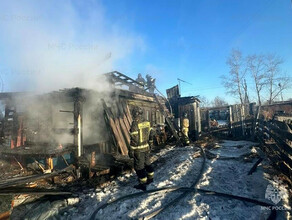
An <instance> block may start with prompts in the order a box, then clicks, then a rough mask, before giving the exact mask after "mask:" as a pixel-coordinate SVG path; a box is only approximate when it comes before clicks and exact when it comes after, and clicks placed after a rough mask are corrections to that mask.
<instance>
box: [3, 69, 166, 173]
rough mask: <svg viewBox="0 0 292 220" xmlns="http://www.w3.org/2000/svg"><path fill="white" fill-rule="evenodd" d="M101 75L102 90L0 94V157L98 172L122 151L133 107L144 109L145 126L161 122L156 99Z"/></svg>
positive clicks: (130, 83) (117, 76) (126, 81)
mask: <svg viewBox="0 0 292 220" xmlns="http://www.w3.org/2000/svg"><path fill="white" fill-rule="evenodd" d="M103 77H106V78H107V82H109V89H108V90H106V91H95V90H90V89H82V88H71V89H63V90H60V91H55V92H50V93H47V94H42V95H35V94H27V93H2V94H1V96H0V99H1V104H2V118H1V134H0V135H1V146H0V150H1V154H2V155H6V156H11V157H15V158H16V159H17V161H18V162H19V163H20V164H23V166H25V165H26V164H27V163H29V162H31V161H35V162H37V164H38V165H39V166H40V167H41V168H42V169H43V170H48V169H54V168H56V169H57V168H58V167H66V166H67V165H68V164H70V163H73V164H76V163H79V162H80V161H81V162H82V163H87V165H88V166H89V167H90V168H91V169H92V170H93V171H102V170H106V169H107V168H108V167H110V165H111V164H109V163H114V161H113V160H114V159H115V158H119V156H123V155H124V156H126V155H127V153H128V150H127V149H128V146H129V140H130V136H129V129H130V125H131V122H132V117H131V110H132V108H133V107H134V106H140V107H142V108H143V109H144V117H145V119H147V120H149V121H150V122H151V126H155V125H157V124H164V120H165V116H164V115H163V114H162V113H161V111H160V108H159V105H158V103H157V101H156V99H155V98H154V97H153V94H150V93H149V92H148V91H146V90H144V87H143V86H142V85H140V84H139V83H138V82H136V81H135V80H133V79H131V78H129V77H127V76H126V75H124V74H122V73H119V72H116V71H115V72H111V73H108V74H105V75H104V76H103ZM159 100H160V102H162V104H163V105H164V103H163V100H161V99H159ZM106 158H107V159H106ZM28 159H29V160H28Z"/></svg>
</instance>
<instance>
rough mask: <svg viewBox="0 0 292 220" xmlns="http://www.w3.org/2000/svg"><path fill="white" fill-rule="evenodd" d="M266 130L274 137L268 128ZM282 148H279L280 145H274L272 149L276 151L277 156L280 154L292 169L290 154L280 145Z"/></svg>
mask: <svg viewBox="0 0 292 220" xmlns="http://www.w3.org/2000/svg"><path fill="white" fill-rule="evenodd" d="M264 130H265V131H266V132H267V133H269V134H270V135H271V136H273V135H272V134H271V132H270V131H269V130H267V129H266V128H264ZM280 146H281V147H279V146H278V144H274V145H271V148H272V150H273V151H275V152H276V153H277V154H279V156H280V157H281V158H282V159H283V160H284V161H285V162H286V163H287V164H289V166H291V167H292V158H290V155H291V154H289V153H287V152H286V151H285V150H284V149H283V145H280Z"/></svg>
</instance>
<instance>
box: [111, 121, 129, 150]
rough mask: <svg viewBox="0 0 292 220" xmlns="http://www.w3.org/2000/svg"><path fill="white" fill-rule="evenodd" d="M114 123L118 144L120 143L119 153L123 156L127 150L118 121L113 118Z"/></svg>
mask: <svg viewBox="0 0 292 220" xmlns="http://www.w3.org/2000/svg"><path fill="white" fill-rule="evenodd" d="M114 121H115V125H116V128H117V131H118V135H119V139H120V143H121V145H120V147H121V152H122V154H123V155H128V148H127V145H126V142H125V139H124V136H123V134H122V130H121V126H120V122H119V119H118V118H115V119H114Z"/></svg>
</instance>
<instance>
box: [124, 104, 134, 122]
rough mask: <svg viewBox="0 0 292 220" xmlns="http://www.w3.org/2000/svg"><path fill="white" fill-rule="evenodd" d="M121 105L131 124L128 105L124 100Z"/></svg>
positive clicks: (131, 119)
mask: <svg viewBox="0 0 292 220" xmlns="http://www.w3.org/2000/svg"><path fill="white" fill-rule="evenodd" d="M122 107H123V109H124V112H125V115H126V117H127V120H128V122H129V125H131V124H132V122H133V118H132V115H131V112H130V109H129V106H128V105H127V103H126V102H122Z"/></svg>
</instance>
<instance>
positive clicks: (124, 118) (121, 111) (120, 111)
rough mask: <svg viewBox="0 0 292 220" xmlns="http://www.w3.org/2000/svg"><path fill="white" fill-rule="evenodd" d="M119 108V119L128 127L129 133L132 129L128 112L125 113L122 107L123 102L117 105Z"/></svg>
mask: <svg viewBox="0 0 292 220" xmlns="http://www.w3.org/2000/svg"><path fill="white" fill-rule="evenodd" d="M117 106H118V110H119V117H121V118H122V120H123V122H124V124H125V126H126V129H127V131H128V132H129V131H130V128H131V124H130V123H129V120H128V119H127V116H126V112H125V111H124V108H123V106H122V101H120V102H119V104H117Z"/></svg>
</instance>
